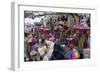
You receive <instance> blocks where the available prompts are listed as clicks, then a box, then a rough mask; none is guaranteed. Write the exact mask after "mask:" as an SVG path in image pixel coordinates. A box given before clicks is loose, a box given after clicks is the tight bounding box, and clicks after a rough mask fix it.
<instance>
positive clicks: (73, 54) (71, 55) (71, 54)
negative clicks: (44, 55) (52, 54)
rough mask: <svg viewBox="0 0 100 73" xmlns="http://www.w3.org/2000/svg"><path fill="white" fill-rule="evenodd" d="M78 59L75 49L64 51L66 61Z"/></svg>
mask: <svg viewBox="0 0 100 73" xmlns="http://www.w3.org/2000/svg"><path fill="white" fill-rule="evenodd" d="M79 57H80V55H79V52H78V51H77V50H76V49H73V50H70V51H66V53H65V58H66V59H78V58H79Z"/></svg>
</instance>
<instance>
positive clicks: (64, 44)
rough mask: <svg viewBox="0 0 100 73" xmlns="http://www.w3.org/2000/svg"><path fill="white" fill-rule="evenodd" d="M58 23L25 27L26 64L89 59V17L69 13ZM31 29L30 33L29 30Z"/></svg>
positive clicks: (60, 18)
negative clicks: (86, 52)
mask: <svg viewBox="0 0 100 73" xmlns="http://www.w3.org/2000/svg"><path fill="white" fill-rule="evenodd" d="M58 15H59V16H57V17H56V19H53V18H52V15H50V18H49V19H48V20H47V21H46V22H45V24H46V25H45V26H44V23H43V19H41V20H42V21H40V22H38V23H35V25H31V28H30V25H26V26H28V27H25V28H24V61H42V60H43V61H48V60H71V59H84V58H90V52H89V53H88V55H87V56H85V54H84V49H89V51H90V15H89V14H84V15H81V14H75V13H66V14H63V15H60V14H58ZM28 28H30V30H27V31H26V29H28Z"/></svg>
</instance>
